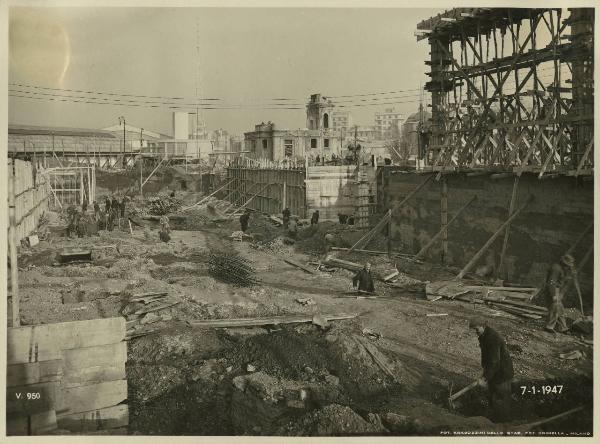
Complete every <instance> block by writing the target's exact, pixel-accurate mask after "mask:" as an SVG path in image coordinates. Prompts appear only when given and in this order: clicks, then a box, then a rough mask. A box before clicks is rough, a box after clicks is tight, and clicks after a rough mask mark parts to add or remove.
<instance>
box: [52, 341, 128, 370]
mask: <svg viewBox="0 0 600 444" xmlns="http://www.w3.org/2000/svg"><path fill="white" fill-rule="evenodd" d="M123 362H127V343H126V342H117V343H116V344H107V345H98V346H95V347H82V348H75V349H70V350H65V351H64V358H63V371H64V373H65V374H66V373H69V372H73V370H77V369H84V368H88V367H95V366H106V367H112V366H114V365H117V364H120V363H123Z"/></svg>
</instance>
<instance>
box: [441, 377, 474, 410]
mask: <svg viewBox="0 0 600 444" xmlns="http://www.w3.org/2000/svg"><path fill="white" fill-rule="evenodd" d="M478 385H479V380H477V381H473V382H472V383H470V384H469V385H468V386H466V387H465V388H463V389H461V390H459V391H458V392H456V393H455V394H452V392H450V396H449V397H448V405H449V406H450V408H451V409H454V401H456V399H457V398H460V397H461V396H462V395H464V394H465V393H467V392H469V391H471V390H473V389H474V388H475V387H477V386H478Z"/></svg>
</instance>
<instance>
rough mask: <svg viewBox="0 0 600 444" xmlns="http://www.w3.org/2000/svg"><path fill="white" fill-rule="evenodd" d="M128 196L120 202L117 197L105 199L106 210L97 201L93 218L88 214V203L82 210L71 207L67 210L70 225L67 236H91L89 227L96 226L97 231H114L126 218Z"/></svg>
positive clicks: (94, 205) (94, 204)
mask: <svg viewBox="0 0 600 444" xmlns="http://www.w3.org/2000/svg"><path fill="white" fill-rule="evenodd" d="M127 200H128V197H127V196H122V197H121V199H120V200H119V199H118V198H117V196H112V199H111V198H110V197H109V196H106V197H105V205H104V210H103V209H102V208H101V207H100V205H99V204H98V202H97V201H94V202H93V203H92V206H93V210H94V213H93V216H92V215H91V214H90V213H89V212H88V203H87V201H84V202H83V203H82V204H81V209H78V208H77V207H75V206H71V207H69V208H68V209H67V214H68V225H67V236H68V237H72V236H73V235H77V236H78V237H83V236H88V235H89V234H90V230H89V227H90V226H91V225H95V226H96V229H97V230H96V231H100V230H108V231H112V230H114V228H115V225H118V226H120V225H121V219H124V218H125V214H126V205H127Z"/></svg>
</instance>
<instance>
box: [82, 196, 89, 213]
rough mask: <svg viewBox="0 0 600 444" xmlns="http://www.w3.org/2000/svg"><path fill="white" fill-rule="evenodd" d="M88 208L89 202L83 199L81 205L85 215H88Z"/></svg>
mask: <svg viewBox="0 0 600 444" xmlns="http://www.w3.org/2000/svg"><path fill="white" fill-rule="evenodd" d="M87 206H88V203H87V200H86V199H83V203H82V204H81V212H82V213H83V214H85V213H87Z"/></svg>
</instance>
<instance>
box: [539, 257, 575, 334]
mask: <svg viewBox="0 0 600 444" xmlns="http://www.w3.org/2000/svg"><path fill="white" fill-rule="evenodd" d="M574 267H575V259H573V256H571V255H570V254H565V255H564V256H562V257H561V258H560V263H555V264H552V266H551V267H550V270H548V274H547V276H546V288H545V290H546V291H545V294H546V306H547V307H548V318H547V320H546V330H548V331H550V332H553V333H555V332H556V330H555V328H557V329H558V331H559V332H560V333H565V332H566V331H567V330H568V327H567V322H566V320H565V307H564V305H563V303H562V301H563V297H564V290H565V283H566V280H567V278H568V276H569V274H568V273H569V271H572V270H573V268H574Z"/></svg>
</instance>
